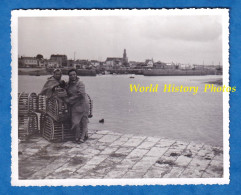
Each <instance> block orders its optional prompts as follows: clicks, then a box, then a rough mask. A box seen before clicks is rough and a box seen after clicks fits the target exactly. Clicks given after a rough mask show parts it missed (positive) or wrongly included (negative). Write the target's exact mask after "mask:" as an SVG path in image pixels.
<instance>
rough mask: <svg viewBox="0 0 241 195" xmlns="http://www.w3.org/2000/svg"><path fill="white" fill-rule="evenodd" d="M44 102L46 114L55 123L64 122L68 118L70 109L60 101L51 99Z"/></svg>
mask: <svg viewBox="0 0 241 195" xmlns="http://www.w3.org/2000/svg"><path fill="white" fill-rule="evenodd" d="M46 102H47V103H46V113H47V114H48V115H49V116H51V117H52V118H53V119H54V120H55V121H65V120H67V119H69V118H70V109H69V107H68V105H67V104H66V103H65V102H64V101H63V100H62V99H60V98H58V97H51V98H48V99H47V101H46Z"/></svg>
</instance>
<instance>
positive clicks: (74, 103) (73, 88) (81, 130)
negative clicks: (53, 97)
mask: <svg viewBox="0 0 241 195" xmlns="http://www.w3.org/2000/svg"><path fill="white" fill-rule="evenodd" d="M68 75H69V82H68V83H67V86H66V90H67V94H68V97H67V98H66V99H65V101H66V103H68V104H69V105H70V108H71V122H72V127H71V129H72V130H73V131H75V141H76V142H77V143H83V142H84V139H85V137H88V135H87V134H88V122H89V119H88V113H89V99H88V97H87V95H86V93H85V85H84V83H83V82H82V81H80V79H79V77H77V72H76V70H75V69H71V70H69V71H68Z"/></svg>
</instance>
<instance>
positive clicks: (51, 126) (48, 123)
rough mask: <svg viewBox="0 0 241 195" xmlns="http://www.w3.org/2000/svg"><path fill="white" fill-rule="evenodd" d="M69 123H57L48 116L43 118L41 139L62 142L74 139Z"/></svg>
mask: <svg viewBox="0 0 241 195" xmlns="http://www.w3.org/2000/svg"><path fill="white" fill-rule="evenodd" d="M70 128H71V124H70V122H69V121H68V122H65V123H62V122H57V121H54V120H53V119H52V118H51V117H50V116H47V115H46V116H45V120H44V126H43V137H44V138H45V139H47V140H49V141H64V140H72V139H74V134H73V132H71V130H70Z"/></svg>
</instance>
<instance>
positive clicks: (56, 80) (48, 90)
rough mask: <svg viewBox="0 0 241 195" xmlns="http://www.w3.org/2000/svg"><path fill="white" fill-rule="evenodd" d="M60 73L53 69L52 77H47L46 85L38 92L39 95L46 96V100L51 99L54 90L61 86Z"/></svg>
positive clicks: (58, 70)
mask: <svg viewBox="0 0 241 195" xmlns="http://www.w3.org/2000/svg"><path fill="white" fill-rule="evenodd" d="M61 77H62V72H61V70H60V69H55V70H54V72H53V76H51V77H49V78H48V80H47V81H46V83H45V84H44V86H43V89H42V90H41V92H40V95H46V96H47V97H48V98H49V97H51V96H52V95H53V93H54V88H55V87H57V86H59V85H61V84H63V82H64V81H61Z"/></svg>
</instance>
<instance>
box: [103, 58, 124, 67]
mask: <svg viewBox="0 0 241 195" xmlns="http://www.w3.org/2000/svg"><path fill="white" fill-rule="evenodd" d="M105 64H106V65H107V66H109V67H113V68H118V67H120V66H121V65H122V58H113V57H108V58H106V61H105Z"/></svg>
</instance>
